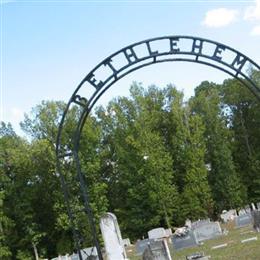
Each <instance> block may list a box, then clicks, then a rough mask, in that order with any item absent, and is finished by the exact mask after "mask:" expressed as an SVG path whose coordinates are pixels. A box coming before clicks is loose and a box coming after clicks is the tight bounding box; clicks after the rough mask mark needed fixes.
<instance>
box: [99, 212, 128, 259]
mask: <svg viewBox="0 0 260 260" xmlns="http://www.w3.org/2000/svg"><path fill="white" fill-rule="evenodd" d="M100 228H101V233H102V237H103V240H104V244H105V250H106V259H107V260H115V259H117V260H123V259H127V257H126V252H125V248H124V245H123V241H122V236H121V232H120V229H119V226H118V223H117V219H116V216H115V215H114V214H112V213H106V214H104V215H103V216H102V217H101V220H100Z"/></svg>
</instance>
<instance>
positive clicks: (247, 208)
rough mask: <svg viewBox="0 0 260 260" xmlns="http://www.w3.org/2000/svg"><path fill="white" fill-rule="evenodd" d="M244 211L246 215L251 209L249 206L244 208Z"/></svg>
mask: <svg viewBox="0 0 260 260" xmlns="http://www.w3.org/2000/svg"><path fill="white" fill-rule="evenodd" d="M245 211H246V213H251V208H250V206H249V205H246V206H245Z"/></svg>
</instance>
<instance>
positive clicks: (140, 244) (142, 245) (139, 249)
mask: <svg viewBox="0 0 260 260" xmlns="http://www.w3.org/2000/svg"><path fill="white" fill-rule="evenodd" d="M153 241H154V239H148V238H147V239H143V240H138V241H137V242H136V244H135V250H136V254H137V255H142V254H143V252H144V250H145V249H146V247H147V246H148V245H149V244H150V243H151V242H153Z"/></svg>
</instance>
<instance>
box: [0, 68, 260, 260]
mask: <svg viewBox="0 0 260 260" xmlns="http://www.w3.org/2000/svg"><path fill="white" fill-rule="evenodd" d="M252 77H254V80H255V81H257V82H258V84H259V85H260V74H259V73H256V72H254V73H252ZM64 108H65V103H63V102H54V101H46V102H42V103H41V104H39V105H37V106H36V107H35V108H33V110H32V112H31V114H30V115H25V118H24V121H23V122H22V123H21V127H22V129H23V130H24V132H25V133H26V135H27V136H28V139H23V138H21V137H20V136H18V135H17V134H16V133H15V132H14V131H13V129H12V126H11V125H10V124H4V123H2V125H1V128H0V259H23V260H24V259H34V258H35V256H36V255H37V254H38V255H39V256H41V257H45V258H47V257H48V258H50V257H54V256H57V255H58V254H65V253H71V252H72V251H73V249H74V245H73V241H72V232H71V229H70V225H69V220H68V217H67V214H66V210H65V206H64V200H63V194H62V190H61V187H60V180H59V177H58V175H57V174H56V170H55V160H56V158H55V141H56V135H57V129H58V123H59V120H60V117H61V115H62V113H63V110H64ZM69 113H70V116H69V120H68V122H67V124H66V125H65V127H66V130H65V132H66V133H67V138H70V136H71V135H72V132H73V131H72V129H73V124H76V119H77V117H78V116H79V111H78V110H77V109H76V108H73V109H71V111H69ZM259 129H260V102H259V101H258V100H257V99H256V98H255V96H253V95H252V94H251V92H250V91H249V90H248V89H246V88H245V87H244V86H241V84H240V83H239V82H237V81H236V80H226V81H224V82H223V84H220V85H217V84H214V83H210V82H206V81H205V82H202V83H201V84H200V85H199V86H198V87H197V88H196V90H195V95H194V97H191V98H190V99H189V100H187V101H184V97H183V93H182V92H180V91H178V90H177V89H176V88H175V87H174V86H173V85H169V86H167V87H165V88H163V89H161V88H158V87H156V86H150V87H149V88H148V89H144V88H143V86H142V85H141V84H137V83H133V85H132V86H131V88H130V96H129V97H117V98H115V99H113V100H112V101H111V102H110V103H109V104H108V106H107V107H102V106H101V107H98V108H96V110H95V112H93V114H92V115H91V116H90V118H89V119H88V120H87V123H86V125H85V127H84V129H83V133H82V138H81V140H82V141H81V148H80V149H81V152H80V156H81V157H82V158H83V160H82V169H83V172H85V173H87V174H86V181H87V183H88V187H89V188H88V192H89V196H90V198H91V207H92V210H93V212H94V215H95V217H96V218H97V222H98V218H99V217H100V215H101V214H102V213H104V212H106V211H111V212H113V213H115V214H116V216H117V217H118V220H119V224H120V227H121V231H122V233H123V236H124V237H130V238H131V239H132V240H134V239H137V238H141V237H142V236H145V235H146V233H147V231H148V230H149V229H151V228H154V227H159V226H164V227H174V226H180V225H183V224H184V222H185V219H187V218H189V219H192V220H196V219H198V218H204V217H211V218H213V219H216V218H217V217H218V215H219V214H220V213H221V211H222V210H224V209H226V210H228V209H231V208H236V209H239V208H240V207H241V206H244V205H245V204H248V203H251V202H260V134H259ZM28 140H29V141H28ZM68 163H69V162H68ZM71 174H75V173H73V172H72V173H71ZM75 185H76V184H75ZM74 207H79V205H74ZM79 218H82V221H83V217H82V216H79ZM83 234H84V237H85V238H87V239H86V241H87V242H86V243H85V244H83V245H82V246H89V245H91V242H90V241H91V236H90V232H89V228H88V227H86V228H85V230H83Z"/></svg>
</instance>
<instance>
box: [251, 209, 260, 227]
mask: <svg viewBox="0 0 260 260" xmlns="http://www.w3.org/2000/svg"><path fill="white" fill-rule="evenodd" d="M252 216H253V226H254V229H255V230H256V231H257V232H260V210H255V211H253V212H252Z"/></svg>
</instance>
